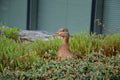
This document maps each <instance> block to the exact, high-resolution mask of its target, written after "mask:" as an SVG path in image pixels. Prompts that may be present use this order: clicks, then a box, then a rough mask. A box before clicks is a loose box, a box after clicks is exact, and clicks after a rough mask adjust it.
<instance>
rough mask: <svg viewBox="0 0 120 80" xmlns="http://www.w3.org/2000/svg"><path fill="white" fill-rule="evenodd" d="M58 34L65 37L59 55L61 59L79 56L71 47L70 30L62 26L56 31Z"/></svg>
mask: <svg viewBox="0 0 120 80" xmlns="http://www.w3.org/2000/svg"><path fill="white" fill-rule="evenodd" d="M56 36H61V37H62V38H63V42H62V45H61V46H60V48H59V50H58V53H57V57H59V58H61V59H66V58H78V57H79V56H78V55H77V54H73V53H72V52H71V51H70V49H69V31H68V29H66V28H61V29H59V30H58V32H57V33H56Z"/></svg>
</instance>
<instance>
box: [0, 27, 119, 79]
mask: <svg viewBox="0 0 120 80" xmlns="http://www.w3.org/2000/svg"><path fill="white" fill-rule="evenodd" d="M0 29H1V28H0ZM4 31H5V30H4ZM8 31H9V30H8ZM18 32H19V31H17V32H16V34H18ZM1 33H2V32H1ZM61 42H62V41H61V39H58V38H55V39H49V40H48V41H44V40H41V39H40V40H37V41H35V42H29V43H27V44H23V43H22V42H21V41H18V40H17V39H15V40H14V38H9V37H8V36H6V35H3V34H2V35H0V79H2V80H10V79H11V80H12V79H18V80H36V79H38V80H54V79H57V80H59V79H67V80H75V79H76V80H90V79H92V80H106V79H110V80H119V79H120V34H113V35H106V36H103V35H96V34H92V35H90V34H86V33H85V34H83V33H79V34H75V35H74V36H73V37H71V38H70V41H69V44H70V49H71V51H72V52H75V53H77V54H79V55H80V56H81V57H82V58H80V59H66V60H64V61H62V60H60V59H58V58H56V54H57V50H58V48H59V46H60V44H61Z"/></svg>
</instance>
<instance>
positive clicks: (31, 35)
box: [19, 30, 52, 41]
mask: <svg viewBox="0 0 120 80" xmlns="http://www.w3.org/2000/svg"><path fill="white" fill-rule="evenodd" d="M51 36H52V35H49V34H48V32H45V31H31V30H22V31H20V32H19V39H20V40H27V41H36V40H38V39H44V40H48V38H49V37H51Z"/></svg>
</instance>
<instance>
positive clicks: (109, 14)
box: [103, 0, 120, 33]
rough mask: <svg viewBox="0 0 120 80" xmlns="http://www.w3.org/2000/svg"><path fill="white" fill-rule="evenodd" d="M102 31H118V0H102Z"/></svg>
mask: <svg viewBox="0 0 120 80" xmlns="http://www.w3.org/2000/svg"><path fill="white" fill-rule="evenodd" d="M104 1H105V2H104V15H103V23H104V29H103V33H120V0H104Z"/></svg>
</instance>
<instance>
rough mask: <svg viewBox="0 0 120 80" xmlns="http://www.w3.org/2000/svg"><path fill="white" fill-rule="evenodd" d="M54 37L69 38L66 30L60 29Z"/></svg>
mask: <svg viewBox="0 0 120 80" xmlns="http://www.w3.org/2000/svg"><path fill="white" fill-rule="evenodd" d="M55 36H60V37H63V38H65V37H67V38H68V37H69V31H68V29H67V28H60V29H59V30H58V31H57V33H56V34H55Z"/></svg>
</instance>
